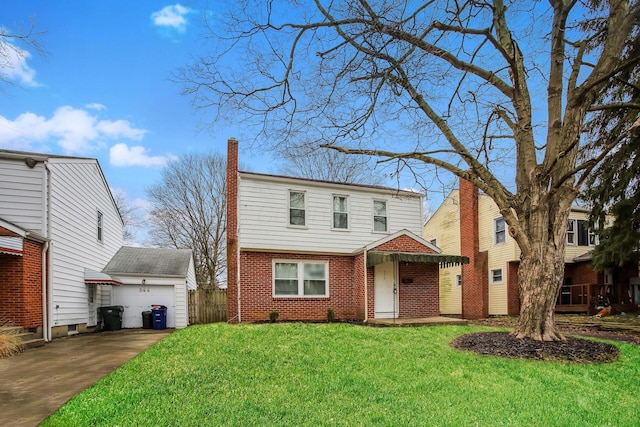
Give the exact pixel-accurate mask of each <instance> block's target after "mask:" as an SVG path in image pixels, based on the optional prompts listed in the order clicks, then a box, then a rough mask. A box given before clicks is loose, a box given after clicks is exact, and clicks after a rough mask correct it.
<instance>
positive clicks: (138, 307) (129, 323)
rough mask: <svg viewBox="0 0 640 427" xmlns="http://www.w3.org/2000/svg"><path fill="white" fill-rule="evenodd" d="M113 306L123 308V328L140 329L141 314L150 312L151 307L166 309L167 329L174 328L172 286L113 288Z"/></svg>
mask: <svg viewBox="0 0 640 427" xmlns="http://www.w3.org/2000/svg"><path fill="white" fill-rule="evenodd" d="M112 292H113V299H112V301H113V305H121V306H123V307H124V313H123V314H122V327H123V328H142V312H143V311H150V310H151V306H153V305H164V306H166V307H167V327H168V328H175V327H176V293H175V291H174V287H173V286H158V285H156V286H153V285H145V286H139V285H138V286H135V285H122V286H114V287H113V291H112Z"/></svg>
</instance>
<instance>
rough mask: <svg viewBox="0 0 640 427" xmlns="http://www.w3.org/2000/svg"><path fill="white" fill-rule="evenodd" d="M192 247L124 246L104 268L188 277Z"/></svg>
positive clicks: (120, 272)
mask: <svg viewBox="0 0 640 427" xmlns="http://www.w3.org/2000/svg"><path fill="white" fill-rule="evenodd" d="M190 261H191V249H158V248H135V247H130V246H123V247H121V248H120V250H119V251H118V252H117V253H116V254H115V255H114V256H113V258H111V261H109V263H108V264H107V265H106V267H105V268H104V269H103V270H102V272H103V273H106V274H116V275H121V276H124V275H132V276H136V275H144V276H167V277H169V276H170V277H187V272H188V271H189V263H190Z"/></svg>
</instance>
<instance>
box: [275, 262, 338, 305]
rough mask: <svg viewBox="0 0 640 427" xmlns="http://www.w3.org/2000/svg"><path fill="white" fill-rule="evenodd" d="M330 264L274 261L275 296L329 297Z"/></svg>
mask: <svg viewBox="0 0 640 427" xmlns="http://www.w3.org/2000/svg"><path fill="white" fill-rule="evenodd" d="M328 277H329V263H328V262H326V261H274V263H273V295H274V296H279V297H326V296H328V295H329V280H328Z"/></svg>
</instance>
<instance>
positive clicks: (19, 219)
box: [0, 150, 196, 341]
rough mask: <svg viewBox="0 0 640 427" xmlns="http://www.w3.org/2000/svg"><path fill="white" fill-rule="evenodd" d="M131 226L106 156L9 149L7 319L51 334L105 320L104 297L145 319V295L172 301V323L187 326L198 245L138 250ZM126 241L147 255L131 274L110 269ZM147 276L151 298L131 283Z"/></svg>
mask: <svg viewBox="0 0 640 427" xmlns="http://www.w3.org/2000/svg"><path fill="white" fill-rule="evenodd" d="M122 228H123V222H122V218H121V217H120V214H119V212H118V209H117V206H116V204H115V201H114V199H113V196H112V194H111V191H110V189H109V186H108V184H107V182H106V180H105V177H104V175H103V173H102V169H101V168H100V164H99V163H98V161H97V160H96V159H91V158H80V157H70V156H59V155H47V154H37V153H26V152H19V151H9V150H0V323H2V324H13V325H15V326H22V327H23V328H24V329H26V330H29V331H31V332H33V333H36V334H38V335H41V337H42V338H43V339H44V340H46V341H49V340H51V339H52V338H56V337H62V336H67V335H72V334H76V333H80V332H90V331H93V330H97V328H98V327H99V325H100V320H101V319H100V316H99V314H98V309H99V307H102V306H110V305H122V306H126V307H130V310H129V311H126V309H125V314H124V316H125V324H124V326H125V327H139V326H142V314H141V312H142V311H143V310H139V309H138V308H139V307H137V304H142V303H144V304H142V305H143V306H144V308H145V309H146V308H147V305H148V304H147V303H150V304H160V305H166V306H167V307H169V311H168V316H169V317H168V325H167V326H168V327H184V326H187V323H188V310H187V304H188V299H187V289H192V288H195V286H196V285H195V275H194V269H193V260H192V258H191V251H190V250H182V251H181V250H170V249H167V250H160V249H146V250H140V252H138V251H133V252H135V253H136V254H142V255H144V256H142V257H133V255H132V253H131V251H132V250H133V248H122ZM121 248H122V249H121ZM119 251H120V252H123V251H124V253H127V254H129V255H128V256H129V257H130V258H132V259H136V260H138V261H139V263H138V264H137V265H134V266H129V267H128V269H123V270H122V273H125V274H124V276H123V278H119V277H117V276H111V275H109V274H108V273H105V272H104V271H103V269H104V267H105V266H106V265H107V264H108V263H109V262H110V261H111V260H112V258H114V256H115V255H116V253H120V252H119ZM158 254H162V256H161V257H158ZM167 269H168V270H167ZM141 278H142V279H145V281H146V285H147V286H146V287H144V288H143V291H142V292H139V293H141V294H143V295H145V296H146V297H148V298H146V299H145V298H139V295H138V294H137V293H136V292H134V291H133V289H134V287H132V286H131V285H133V284H139V283H141V282H140V280H141ZM133 310H135V312H133ZM138 320H139V322H138Z"/></svg>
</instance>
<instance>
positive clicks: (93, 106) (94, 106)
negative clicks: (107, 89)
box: [85, 102, 107, 111]
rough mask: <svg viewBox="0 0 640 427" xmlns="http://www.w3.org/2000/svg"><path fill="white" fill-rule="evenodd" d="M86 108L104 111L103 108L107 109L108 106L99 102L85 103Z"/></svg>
mask: <svg viewBox="0 0 640 427" xmlns="http://www.w3.org/2000/svg"><path fill="white" fill-rule="evenodd" d="M85 108H88V109H89V110H96V111H102V110H106V109H107V107H106V106H104V105H102V104H98V103H97V102H94V103H91V104H87V105H85Z"/></svg>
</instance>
